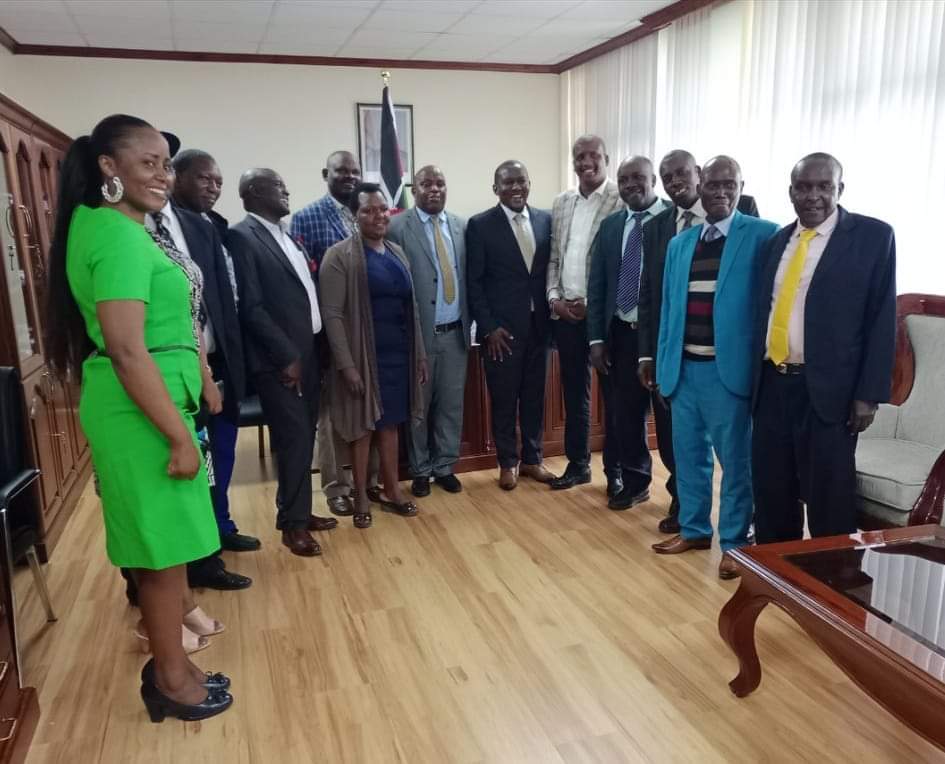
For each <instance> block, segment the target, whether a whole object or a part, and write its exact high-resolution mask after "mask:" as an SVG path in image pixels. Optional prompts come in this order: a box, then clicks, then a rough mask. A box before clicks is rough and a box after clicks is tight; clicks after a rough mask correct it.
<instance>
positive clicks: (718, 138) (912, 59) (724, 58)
mask: <svg viewBox="0 0 945 764" xmlns="http://www.w3.org/2000/svg"><path fill="white" fill-rule="evenodd" d="M943 36H945V0H777V1H775V0H733V2H728V3H722V4H719V5H716V6H713V7H711V8H707V9H703V10H701V11H699V12H697V13H694V14H690V15H688V16H686V17H684V18H682V19H679V20H678V21H676V22H675V23H673V24H672V25H671V26H669V27H667V28H666V29H664V30H661V31H660V32H659V33H658V35H657V36H656V37H657V38H658V39H657V43H658V44H657V50H656V54H655V55H656V63H655V67H642V71H638V72H636V73H634V72H627V71H625V70H621V69H620V66H621V64H619V63H618V58H617V54H625V53H626V52H627V51H629V50H632V49H634V48H636V47H642V46H643V45H644V44H645V43H648V41H650V40H652V39H653V37H654V36H651V37H648V38H644V39H643V40H641V41H639V42H637V43H634V44H631V45H629V46H626V47H625V48H623V49H621V50H618V51H614V52H613V53H611V54H609V57H613V58H612V59H611V61H610V62H609V66H608V67H607V68H604V67H598V68H595V69H594V70H593V71H594V74H593V79H594V83H595V88H594V90H593V92H591V91H586V92H584V94H583V96H582V99H575V98H573V94H572V92H568V91H567V90H566V91H565V92H566V93H567V95H566V96H564V97H563V99H562V102H563V104H565V111H566V114H567V116H566V119H567V120H568V123H569V127H570V126H571V125H572V124H577V120H580V124H581V132H584V131H588V132H601V134H602V135H604V136H605V137H607V138H608V139H609V140H610V141H611V143H613V144H614V145H615V146H617V147H619V149H620V151H612V152H611V154H612V157H613V159H614V160H615V161H614V165H616V164H617V163H618V162H619V159H620V158H621V157H622V156H623V155H625V154H627V153H644V154H647V155H649V156H652V157H654V159H658V158H659V157H660V156H662V155H663V154H664V153H666V152H667V151H669V150H670V149H673V148H686V149H689V150H690V151H692V152H693V153H694V154H695V155H696V156H697V157H698V158H699V159H700V161H704V160H705V159H707V158H708V157H710V156H712V155H714V154H720V153H725V154H731V155H732V156H734V157H735V158H736V159H738V160H739V162H740V163H741V165H742V169H743V173H744V177H745V191H746V193H750V194H753V195H754V196H756V198H757V199H758V205H759V207H760V209H761V212H762V215H763V216H764V217H767V218H769V219H771V220H775V221H777V222H779V223H781V224H785V223H788V222H790V220H792V218H793V211H792V210H791V207H790V204H789V202H788V198H787V187H788V182H789V174H790V170H791V167H792V166H793V164H794V162H796V161H797V159H799V158H800V157H801V156H803V155H804V154H807V153H809V152H812V151H828V152H830V153H832V154H834V155H835V156H837V157H838V158H839V159H840V161H841V162H842V163H843V165H844V171H845V173H844V181H845V182H846V192H845V194H844V196H843V199H842V200H841V203H842V204H844V205H845V206H846V207H847V208H848V209H850V210H852V211H855V212H860V213H863V214H867V215H873V216H875V217H878V218H881V219H883V220H886V221H887V222H889V223H891V224H892V225H893V226H894V227H895V229H896V238H897V244H898V262H899V269H898V274H897V278H898V291H899V292H900V293H902V292H912V291H922V292H933V293H939V294H945V247H942V245H941V244H940V242H939V236H938V234H937V227H938V226H937V223H938V221H939V220H940V219H941V218H942V215H943V213H945V49H943V48H945V45H943ZM642 55H643V54H642V52H641V56H642ZM646 55H647V56H650V55H652V46H651V45H650V46H648V47H647V48H646ZM639 59H640V56H638V57H636V58H633V57H632V55H628V56H627V57H625V58H623V59H622V60H623V62H624V65H629V63H630V62H633V63H634V64H635V65H637V66H638V67H639V66H640V61H639ZM602 60H603V59H598V61H602ZM645 60H647V61H649V58H646V59H645ZM598 61H592V62H589V63H588V64H585V65H584V66H582V67H579V68H578V69H576V70H572V72H569V73H566V74H565V75H563V77H562V79H563V81H565V82H582V81H584V79H585V78H587V77H588V76H589V74H590V71H591V69H590V68H591V67H595V64H597V63H598ZM653 68H655V85H651V86H650V87H652V89H653V90H654V91H655V92H653V93H652V94H650V93H647V96H648V98H649V103H653V104H654V105H655V108H654V111H653V113H652V114H649V115H644V114H639V113H634V112H631V114H630V116H629V118H625V119H624V120H622V121H617V122H615V121H613V120H611V121H607V122H605V121H603V120H601V118H600V117H601V115H600V111H601V108H602V106H601V103H602V102H608V103H609V104H610V105H611V106H612V107H616V106H617V103H620V102H621V97H625V96H626V95H628V94H629V95H631V96H634V97H632V98H631V100H629V101H627V100H624V101H623V103H625V104H626V105H628V106H629V107H630V108H632V109H639V108H645V103H646V101H644V100H643V99H642V98H641V99H639V100H637V98H636V97H635V96H636V94H637V93H640V92H641V91H642V90H643V89H644V88H643V87H642V83H643V82H644V81H647V82H650V83H652V82H653V73H652V69H653ZM608 77H609V85H608V80H607V78H608ZM628 78H630V79H633V83H632V86H631V87H629V88H628V86H627V82H628ZM647 78H648V79H647ZM564 86H565V87H566V85H564ZM634 88H635V89H636V93H635V92H634ZM628 128H631V129H628ZM614 130H616V131H617V132H616V135H614V136H613V137H610V135H611V134H610V133H608V132H607V131H614ZM645 130H649V131H650V132H645V133H644V132H643V131H645ZM562 133H563V134H567V135H568V136H571V135H572V134H575V135H576V133H572V132H571V131H569V130H564V131H562ZM568 177H571V174H570V172H569V175H568Z"/></svg>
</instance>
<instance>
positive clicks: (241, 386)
mask: <svg viewBox="0 0 945 764" xmlns="http://www.w3.org/2000/svg"><path fill="white" fill-rule="evenodd" d="M173 164H174V176H175V177H174V195H173V202H174V206H173V209H174V211H175V213H176V214H177V217H178V219H179V221H180V226H181V228H182V229H183V234H184V238H185V239H186V240H187V246H188V247H189V249H190V254H191V257H192V258H193V260H194V262H196V263H197V265H198V266H200V270H201V271H202V272H203V301H204V306H205V313H206V319H207V322H206V325H205V327H204V335H203V338H204V347H205V349H206V352H207V361H208V362H209V364H210V369H211V371H212V372H213V378H214V379H215V380H217V381H218V382H221V383H222V384H223V411H221V412H220V413H219V414H215V415H213V416H211V417H210V419H209V423H208V425H207V431H208V433H209V436H210V453H211V458H212V460H213V479H214V484H213V486H212V487H211V489H210V490H211V494H212V497H213V509H214V512H215V513H216V516H217V525H218V526H219V527H220V541H221V544H222V546H223V548H224V549H226V550H229V551H233V552H242V551H251V550H254V549H259V546H260V544H259V539H257V538H254V537H252V536H246V535H243V534H241V533H239V531H238V529H237V527H236V523H235V522H233V519H232V518H231V517H230V504H229V498H228V495H227V492H228V489H229V486H230V479H231V477H232V475H233V466H234V463H235V461H236V438H237V434H238V431H239V413H240V401H242V399H243V396H244V394H245V392H246V370H245V362H244V359H243V341H242V337H241V335H240V325H239V315H238V313H237V304H238V301H239V298H238V296H237V288H236V276H235V270H234V267H233V262H232V259H231V257H230V255H229V253H228V252H227V251H226V250H225V249H224V247H223V244H222V239H221V238H220V236H219V233H218V228H217V227H216V225H214V224H213V223H211V224H209V225H208V222H210V220H209V218H207V217H204V216H206V215H208V213H209V212H210V211H211V210H212V209H213V205H214V204H216V202H217V199H218V198H219V197H220V190H221V189H222V187H223V176H222V175H221V174H220V168H219V167H218V166H217V163H216V162H215V161H214V159H213V157H212V156H210V155H209V154H208V153H206V152H205V151H199V150H197V149H188V150H187V151H182V152H180V153H179V154H177V155H176V156H175V157H174V162H173Z"/></svg>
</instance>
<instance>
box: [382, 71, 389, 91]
mask: <svg viewBox="0 0 945 764" xmlns="http://www.w3.org/2000/svg"><path fill="white" fill-rule="evenodd" d="M381 79H382V80H383V81H384V87H385V88H386V87H387V86H388V85H390V72H389V71H387V70H386V69H382V70H381Z"/></svg>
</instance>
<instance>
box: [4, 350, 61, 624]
mask: <svg viewBox="0 0 945 764" xmlns="http://www.w3.org/2000/svg"><path fill="white" fill-rule="evenodd" d="M24 436H25V429H24V419H23V393H22V389H21V385H20V375H19V372H17V370H16V369H13V368H10V367H8V366H0V531H2V533H3V540H4V542H5V544H6V553H7V554H6V557H7V562H8V565H9V568H10V569H9V570H8V571H7V574H8V576H9V580H10V582H11V590H12V581H13V564H14V563H16V562H19V561H20V560H22V559H24V558H26V561H27V563H29V566H30V570H31V571H32V572H33V580H34V582H35V583H36V589H37V590H38V591H39V597H40V599H41V600H42V602H43V607H44V608H45V609H46V620H47V621H50V622H51V621H55V620H56V614H55V613H54V612H53V607H52V602H51V601H50V599H49V590H48V589H47V588H46V576H44V575H43V571H42V569H41V568H40V566H39V559H38V558H37V557H36V544H37V543H38V542H39V540H40V538H41V536H40V532H39V524H38V522H37V518H36V517H34V516H33V512H32V511H31V508H30V507H29V506H27V505H26V504H25V503H24V502H17V503H16V504H15V505H14V503H13V500H14V499H15V498H16V497H17V496H19V495H20V494H21V493H23V492H24V491H25V490H26V489H27V488H29V487H30V486H31V485H32V484H33V483H34V482H36V479H37V478H38V477H39V470H38V469H36V468H35V467H30V466H29V465H28V464H27V462H28V461H29V459H28V450H29V449H28V447H27V444H26V438H25V437H24Z"/></svg>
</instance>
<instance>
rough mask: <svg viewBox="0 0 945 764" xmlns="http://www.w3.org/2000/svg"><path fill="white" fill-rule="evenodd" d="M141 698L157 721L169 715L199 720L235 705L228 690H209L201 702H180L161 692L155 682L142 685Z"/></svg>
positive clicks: (191, 720) (153, 718)
mask: <svg viewBox="0 0 945 764" xmlns="http://www.w3.org/2000/svg"><path fill="white" fill-rule="evenodd" d="M141 700H143V701H144V707H145V708H147V709H148V716H150V717H151V721H152V722H155V723H159V722H163V721H164V719H165V718H166V717H168V716H171V717H174V718H175V719H180V720H181V721H183V722H199V721H202V720H204V719H209V718H210V717H211V716H216V715H217V714H222V713H223V712H224V711H226V709H228V708H229V707H230V706H232V705H233V696H232V695H230V693H228V692H227V691H226V690H207V697H206V698H204V699H203V701H202V702H200V703H194V704H189V703H178V702H177V701H176V700H172V699H171V698H169V697H167V695H165V694H164V693H163V692H161V691H160V690H159V689H158V688H157V685H155V684H154V683H153V682H145V683H144V684H142V685H141Z"/></svg>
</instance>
